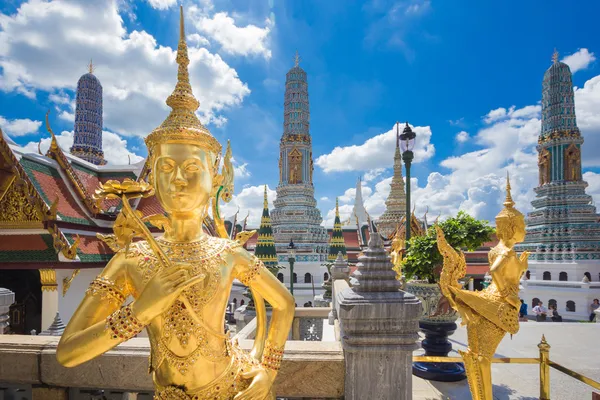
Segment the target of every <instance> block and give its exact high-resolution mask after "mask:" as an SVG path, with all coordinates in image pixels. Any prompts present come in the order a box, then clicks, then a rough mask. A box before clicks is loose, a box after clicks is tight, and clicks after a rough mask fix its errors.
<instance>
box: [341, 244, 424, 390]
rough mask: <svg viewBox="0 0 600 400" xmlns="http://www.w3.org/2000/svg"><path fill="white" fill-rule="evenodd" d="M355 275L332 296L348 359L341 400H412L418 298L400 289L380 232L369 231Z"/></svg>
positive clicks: (418, 311) (418, 313) (419, 303)
mask: <svg viewBox="0 0 600 400" xmlns="http://www.w3.org/2000/svg"><path fill="white" fill-rule="evenodd" d="M334 271H336V268H334ZM353 276H354V277H355V278H356V280H357V282H356V283H355V284H354V286H353V287H348V288H346V289H344V290H342V291H341V292H339V293H336V294H335V296H336V299H335V304H336V311H337V316H338V318H339V321H340V336H341V338H342V347H343V349H344V359H345V363H346V374H345V393H344V394H345V399H346V400H359V399H361V400H362V399H381V400H387V399H389V400H392V399H393V400H407V399H412V353H413V351H414V350H415V349H417V348H418V347H419V345H418V343H417V340H418V334H417V332H418V329H419V325H418V320H419V317H420V316H421V312H422V311H421V302H420V301H419V300H418V299H417V298H416V297H415V296H414V295H412V294H409V293H406V292H403V291H401V290H400V289H399V288H400V282H398V280H396V272H395V271H394V270H393V269H392V263H391V261H390V258H389V256H388V254H387V252H386V251H385V249H384V248H383V240H382V239H381V237H380V236H379V235H378V234H371V237H370V240H369V247H368V249H367V250H366V251H365V252H364V255H363V256H361V257H359V262H358V264H357V270H356V271H355V272H354V274H353Z"/></svg>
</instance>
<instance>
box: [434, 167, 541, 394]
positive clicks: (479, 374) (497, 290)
mask: <svg viewBox="0 0 600 400" xmlns="http://www.w3.org/2000/svg"><path fill="white" fill-rule="evenodd" d="M514 204H515V203H514V201H513V200H512V197H511V194H510V182H509V180H508V176H507V178H506V200H505V201H504V209H503V210H502V211H500V213H499V214H498V216H497V217H496V235H497V236H498V239H499V243H498V245H497V246H496V247H494V248H492V249H491V250H490V252H489V254H488V259H489V262H490V273H491V275H492V283H491V284H490V285H489V286H488V287H487V288H486V289H484V290H482V291H479V292H471V291H468V290H463V289H462V284H461V283H459V282H458V280H459V279H461V278H463V277H464V276H465V275H466V272H467V264H466V261H465V256H464V254H463V253H462V252H460V251H458V252H457V251H456V250H454V248H453V247H452V246H450V245H449V244H448V242H446V239H445V237H444V232H443V231H442V230H441V229H440V228H439V227H438V226H436V227H435V228H436V231H437V243H438V248H439V250H440V253H441V254H442V256H443V257H444V268H443V270H442V274H441V277H440V288H441V289H442V293H443V294H444V296H446V298H447V299H448V301H449V303H450V305H451V306H452V308H454V309H455V310H457V311H458V312H459V313H460V315H461V317H462V323H463V325H465V324H466V325H467V335H468V343H469V347H468V349H467V351H466V352H462V351H459V352H460V354H461V356H462V358H463V360H464V362H465V367H466V370H467V379H468V381H469V387H470V389H471V396H472V398H473V400H492V399H493V397H492V357H493V356H494V353H495V351H496V348H497V347H498V345H499V344H500V341H501V340H502V338H503V337H504V335H505V334H506V332H508V333H510V334H511V335H512V334H515V333H517V332H518V331H519V307H520V300H519V295H518V294H519V281H520V279H521V276H522V275H523V273H524V272H525V271H526V270H527V257H528V255H529V254H528V253H527V252H524V253H523V254H521V256H520V257H517V253H516V252H515V251H514V250H513V246H514V245H515V244H516V243H519V242H522V241H523V240H524V239H525V218H524V217H523V214H521V213H520V212H519V211H518V210H516V209H515V208H514V207H513V206H514Z"/></svg>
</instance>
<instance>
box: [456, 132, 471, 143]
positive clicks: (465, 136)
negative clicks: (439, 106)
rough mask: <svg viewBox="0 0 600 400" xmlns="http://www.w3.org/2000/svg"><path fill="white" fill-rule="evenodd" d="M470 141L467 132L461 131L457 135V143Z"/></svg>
mask: <svg viewBox="0 0 600 400" xmlns="http://www.w3.org/2000/svg"><path fill="white" fill-rule="evenodd" d="M468 140H469V134H468V133H467V132H466V131H460V132H458V133H457V134H456V141H457V142H458V143H465V142H466V141H468Z"/></svg>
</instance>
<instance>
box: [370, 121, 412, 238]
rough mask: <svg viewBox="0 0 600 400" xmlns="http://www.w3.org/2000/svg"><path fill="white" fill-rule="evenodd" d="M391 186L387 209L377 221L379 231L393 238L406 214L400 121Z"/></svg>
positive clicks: (397, 128)
mask: <svg viewBox="0 0 600 400" xmlns="http://www.w3.org/2000/svg"><path fill="white" fill-rule="evenodd" d="M405 129H406V128H405ZM409 129H410V128H409ZM390 186H391V190H390V194H389V195H388V198H387V200H386V201H385V211H384V213H383V214H382V215H381V217H380V218H379V221H378V222H377V228H378V230H379V233H380V234H381V235H382V236H383V237H384V238H391V237H392V236H393V235H394V232H395V231H396V227H397V224H398V221H400V220H401V219H402V217H403V216H404V214H406V192H405V191H404V179H403V178H402V154H401V153H400V123H399V122H396V149H395V152H394V175H393V176H392V182H391V183H390Z"/></svg>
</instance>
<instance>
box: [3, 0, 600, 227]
mask: <svg viewBox="0 0 600 400" xmlns="http://www.w3.org/2000/svg"><path fill="white" fill-rule="evenodd" d="M89 3H93V4H89ZM181 3H182V4H183V5H184V7H185V9H186V31H187V35H188V44H189V46H190V58H191V59H192V64H191V80H192V84H193V87H194V92H195V94H196V96H197V97H198V98H199V100H200V101H201V115H202V119H203V121H205V122H206V124H207V126H208V127H209V129H210V130H211V132H212V133H213V134H214V135H215V136H216V137H217V138H218V139H219V140H221V142H222V143H224V142H225V140H226V139H231V141H232V147H233V154H234V158H235V164H236V167H237V169H236V198H235V199H234V200H233V202H232V203H230V204H228V205H227V207H226V210H227V212H230V213H234V212H235V210H236V209H237V207H239V208H240V209H241V211H240V213H242V214H244V215H245V213H246V212H247V211H250V213H251V217H250V221H258V220H259V218H260V217H259V216H260V212H259V211H258V210H259V209H260V207H261V205H262V185H264V184H267V185H268V186H269V189H270V191H269V198H270V200H272V199H273V198H274V197H275V192H274V189H275V187H276V185H277V183H278V171H277V159H278V152H279V139H280V137H281V133H282V121H283V92H284V82H285V73H286V71H287V70H288V69H289V68H291V67H292V66H293V55H294V53H295V51H296V50H298V51H299V53H300V56H301V57H302V62H301V66H302V67H303V68H304V69H305V70H306V71H307V73H308V79H309V96H310V111H311V135H312V137H313V154H314V156H315V173H314V181H315V188H316V197H317V200H318V204H319V207H320V208H321V212H322V214H323V216H324V218H325V220H326V223H327V224H329V223H331V221H332V220H333V207H334V204H335V201H334V200H335V197H336V196H340V200H341V212H342V214H344V215H348V214H349V213H350V210H351V209H352V201H353V197H354V193H355V191H354V186H355V182H356V178H357V177H358V176H363V177H364V178H365V179H366V180H367V182H365V183H364V185H363V197H364V198H365V205H366V207H367V210H368V211H369V212H370V213H371V215H373V216H377V215H379V214H380V213H381V212H383V210H384V208H385V205H384V200H385V198H386V197H387V193H388V192H389V180H390V176H391V166H392V158H393V132H392V131H391V130H392V127H393V125H394V123H395V122H396V121H397V120H399V121H401V122H404V121H407V120H408V121H409V123H410V124H411V125H413V126H415V127H416V128H415V130H416V132H417V135H418V139H417V140H418V143H417V151H416V160H415V164H414V166H413V168H412V172H413V176H414V177H415V178H416V179H415V180H414V181H413V185H414V186H416V188H415V192H414V196H413V199H414V200H415V202H416V206H417V213H418V214H423V213H424V212H425V210H426V208H427V206H428V207H429V212H430V214H434V215H437V214H439V213H441V214H442V215H452V214H454V213H456V212H457V211H458V210H459V209H465V210H467V211H469V212H471V213H473V214H474V215H476V216H478V217H481V218H487V219H491V218H493V216H494V215H495V214H496V213H497V212H498V210H499V207H500V201H501V199H502V197H503V196H502V191H503V185H504V182H503V177H504V176H505V174H506V171H507V170H508V171H509V172H510V173H511V176H513V180H514V184H513V187H514V191H515V198H516V200H517V205H518V206H520V208H521V209H522V210H524V211H526V210H529V209H530V208H531V207H530V205H529V202H530V201H531V199H532V198H533V197H534V193H533V190H532V189H533V187H534V186H536V184H537V167H536V165H535V163H536V157H537V156H536V153H535V140H536V136H537V134H538V133H539V104H538V102H539V100H540V98H541V81H542V77H543V73H544V71H545V70H546V69H547V68H548V67H549V66H550V64H551V56H552V52H553V50H554V48H556V49H558V51H559V52H560V54H561V58H565V57H567V59H566V60H565V62H568V63H569V64H570V65H571V67H572V69H573V71H574V75H573V83H574V86H576V87H577V90H576V107H577V108H576V110H577V113H578V122H579V125H580V128H581V130H582V133H583V135H584V137H585V139H586V143H585V144H584V153H583V158H584V171H585V172H586V174H585V179H586V180H587V181H588V182H589V183H590V187H589V190H588V192H589V193H591V194H593V195H594V196H595V197H596V198H600V197H598V196H600V175H599V174H598V173H599V172H600V168H599V167H600V157H598V156H597V155H596V154H595V152H594V151H593V149H594V148H597V146H600V114H599V113H598V110H600V68H599V67H598V62H597V61H596V55H595V54H596V53H597V52H598V51H600V50H599V46H600V43H599V39H598V35H597V32H596V31H595V30H594V28H593V26H595V23H596V21H595V15H596V14H597V12H598V10H599V9H600V5H597V4H595V3H594V2H575V3H574V4H572V5H569V7H565V6H564V2H560V1H546V2H540V1H530V2H494V3H490V2H476V1H458V0H457V1H452V2H450V1H433V0H432V1H427V0H408V1H383V0H376V1H369V2H357V1H326V2H324V1H316V0H315V1H276V0H260V1H259V0H251V1H248V2H234V1H221V0H196V1H183V2H178V1H174V0H148V1H138V2H133V1H124V0H120V1H117V0H114V1H113V0H103V1H97V2H86V1H83V0H80V1H74V0H73V1H62V2H60V3H57V2H47V1H39V0H35V1H34V0H30V1H28V2H20V1H8V2H3V5H2V6H0V12H1V13H2V14H1V15H0V126H1V127H2V128H3V130H4V131H5V132H7V133H8V134H9V135H10V136H11V137H12V138H13V139H14V140H15V141H16V142H17V143H19V144H21V145H24V146H28V147H29V148H31V149H32V150H34V149H35V148H36V147H37V142H39V141H40V140H42V144H43V146H45V145H47V137H48V134H47V133H46V132H45V130H44V128H43V126H42V124H41V121H42V119H43V116H44V113H45V111H46V110H47V109H51V110H52V114H51V122H52V124H53V126H54V130H55V131H56V132H61V131H62V132H63V133H62V134H61V137H60V140H61V144H62V145H63V147H64V148H65V149H66V148H68V147H69V146H70V143H69V140H70V141H72V134H71V133H70V132H71V131H72V129H73V122H72V115H73V108H72V107H73V99H74V91H73V89H74V87H75V85H76V83H77V79H78V78H79V76H80V75H82V74H83V73H85V72H86V64H87V63H88V61H89V59H90V58H93V59H94V63H95V64H96V72H95V73H96V76H97V77H98V78H99V79H100V81H101V82H102V83H103V86H104V91H105V96H104V102H105V107H104V125H105V130H106V133H105V147H106V148H107V149H108V151H107V154H108V153H109V154H110V159H109V160H110V161H111V162H112V163H119V162H121V163H123V162H126V160H127V154H128V153H131V156H132V157H133V159H134V160H137V159H138V158H136V157H135V156H134V154H137V155H138V156H140V157H143V156H145V148H144V145H143V141H142V138H143V136H144V135H146V134H147V133H149V132H150V131H151V130H152V129H153V128H154V127H156V126H157V125H158V124H159V123H160V122H161V121H162V119H164V117H165V116H166V115H167V108H166V106H165V105H164V99H165V98H166V96H167V95H168V94H169V93H170V91H171V90H172V88H173V85H174V81H175V76H176V68H175V65H174V53H173V52H174V48H175V47H176V42H177V24H178V10H177V7H176V5H177V4H181ZM569 56H570V58H568V57H569ZM461 132H463V133H461ZM459 134H460V135H459ZM457 135H458V136H457Z"/></svg>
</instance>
